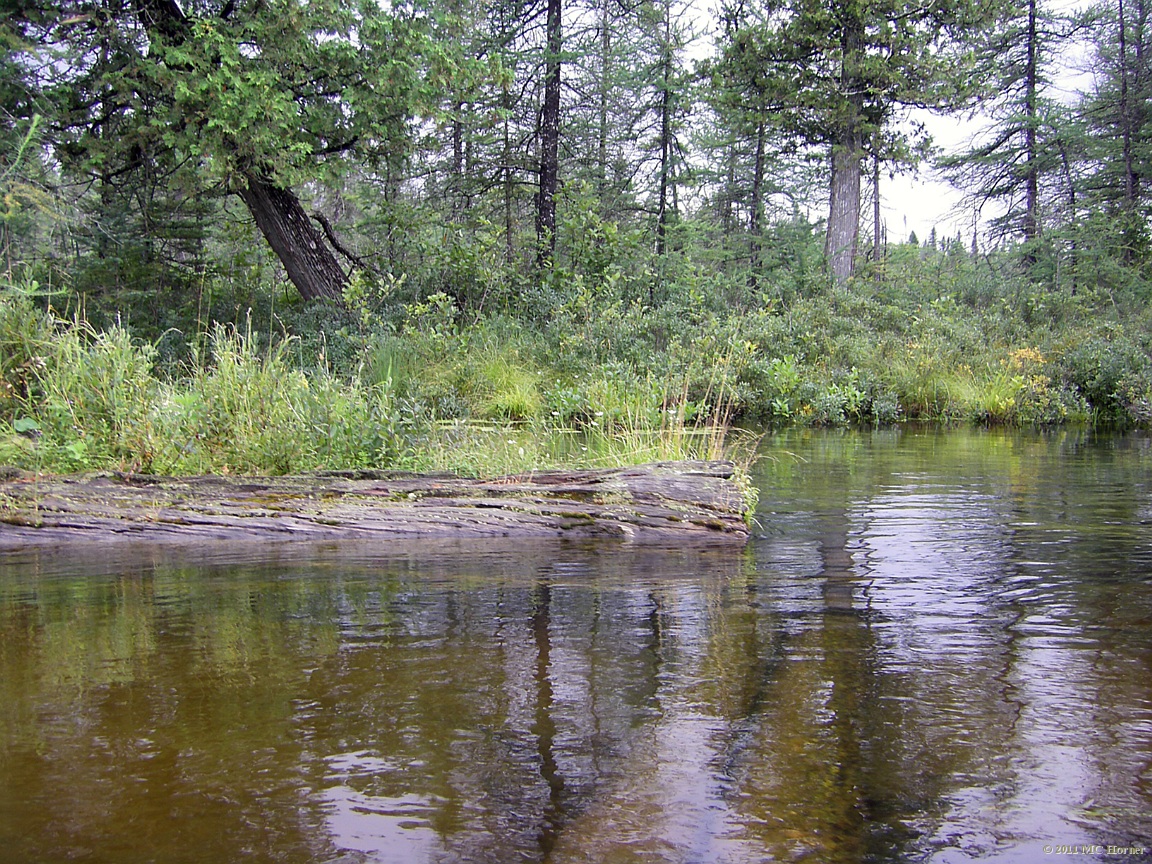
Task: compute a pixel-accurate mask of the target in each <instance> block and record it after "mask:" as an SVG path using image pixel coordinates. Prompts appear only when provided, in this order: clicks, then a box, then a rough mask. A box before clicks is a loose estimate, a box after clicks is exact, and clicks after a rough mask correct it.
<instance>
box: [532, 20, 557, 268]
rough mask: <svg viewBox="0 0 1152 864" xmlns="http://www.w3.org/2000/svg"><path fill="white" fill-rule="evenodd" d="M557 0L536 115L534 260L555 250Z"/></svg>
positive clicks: (544, 259)
mask: <svg viewBox="0 0 1152 864" xmlns="http://www.w3.org/2000/svg"><path fill="white" fill-rule="evenodd" d="M560 3H561V0H548V23H547V43H548V44H547V48H546V49H545V74H544V105H543V111H542V112H541V117H540V192H539V194H538V195H537V198H536V264H537V266H539V267H545V266H547V265H549V264H551V263H552V255H553V253H554V252H555V251H556V187H557V185H558V183H559V175H560V48H561V40H560Z"/></svg>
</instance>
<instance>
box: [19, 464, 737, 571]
mask: <svg viewBox="0 0 1152 864" xmlns="http://www.w3.org/2000/svg"><path fill="white" fill-rule="evenodd" d="M754 505H755V502H754V499H753V498H750V497H749V491H748V488H747V486H746V483H744V482H743V481H742V478H741V475H740V473H739V470H738V469H737V468H736V466H734V465H732V464H731V463H725V462H664V463H653V464H649V465H643V466H637V467H631V468H622V469H609V470H600V471H551V472H541V473H533V474H528V475H522V476H515V477H504V478H499V479H496V480H488V481H483V480H472V479H466V478H461V477H456V476H452V475H445V474H440V475H416V474H410V473H405V472H387V471H333V472H322V473H317V474H312V475H306V476H299V475H298V476H286V477H260V478H257V477H220V476H212V477H185V478H165V477H154V476H138V475H136V476H133V475H124V474H107V473H97V474H90V475H76V476H64V477H39V476H35V475H28V474H23V473H20V472H10V474H9V476H8V477H7V478H6V479H4V480H3V481H0V551H8V550H13V549H19V548H23V547H26V546H29V545H44V544H51V545H57V544H68V543H101V544H109V543H122V542H131V541H146V542H155V543H180V544H195V543H201V542H216V541H230V540H258V539H272V540H276V539H280V540H294V541H315V540H347V539H365V540H370V539H408V540H413V539H416V540H419V539H432V538H489V537H516V538H524V539H531V538H537V539H540V538H548V537H571V538H586V537H609V538H618V539H623V540H628V541H634V542H641V543H690V544H691V543H701V542H704V543H725V544H733V543H734V544H741V545H742V544H743V543H745V542H746V541H747V539H748V525H747V519H748V517H749V516H750V511H751V509H752V508H753V507H754Z"/></svg>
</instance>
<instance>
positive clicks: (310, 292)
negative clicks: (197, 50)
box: [135, 0, 348, 303]
mask: <svg viewBox="0 0 1152 864" xmlns="http://www.w3.org/2000/svg"><path fill="white" fill-rule="evenodd" d="M135 10H136V17H137V20H138V21H139V22H140V24H141V26H143V28H144V29H145V30H146V31H148V33H149V34H154V33H159V34H160V35H161V36H163V37H164V40H165V41H167V42H169V43H170V44H172V45H180V44H181V43H183V42H184V41H185V40H186V39H187V38H188V36H189V34H190V32H191V27H190V21H189V19H188V18H187V16H185V14H184V12H183V11H182V10H181V8H180V5H179V4H178V3H177V2H176V0H135ZM244 179H245V181H246V182H247V186H246V187H244V188H241V189H239V190H238V193H237V194H239V196H240V200H242V201H243V202H244V204H245V205H246V206H247V207H248V210H249V212H251V214H252V216H253V218H255V220H256V226H257V227H258V228H259V229H260V233H261V234H263V235H264V238H265V239H266V240H267V241H268V245H270V246H271V247H272V251H273V252H275V253H276V257H278V258H279V259H280V263H282V264H283V265H284V269H285V270H286V271H287V272H288V278H289V279H291V280H292V284H293V285H295V286H296V288H297V290H299V291H300V295H301V296H302V297H303V298H304V299H305V300H320V299H325V300H333V301H335V302H337V303H343V302H344V286H345V285H347V283H348V277H347V276H345V275H344V271H343V270H342V269H341V268H340V264H339V263H338V262H337V261H336V258H335V256H334V255H333V254H332V252H331V251H330V250H329V249H328V247H327V246H325V245H324V241H323V239H322V238H321V237H320V235H319V234H318V233H316V229H315V228H314V227H313V225H312V222H311V220H310V219H309V218H308V214H307V213H305V212H304V208H303V207H302V206H301V205H300V199H298V198H297V197H296V195H295V194H294V193H293V192H292V190H291V189H282V188H280V187H278V186H276V185H275V184H273V183H271V182H269V181H267V180H265V179H263V178H261V177H259V176H258V175H257V173H256V172H254V171H246V172H244Z"/></svg>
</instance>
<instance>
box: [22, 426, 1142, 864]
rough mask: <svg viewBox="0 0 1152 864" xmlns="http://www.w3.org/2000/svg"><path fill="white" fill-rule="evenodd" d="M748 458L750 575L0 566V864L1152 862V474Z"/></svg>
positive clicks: (61, 555)
mask: <svg viewBox="0 0 1152 864" xmlns="http://www.w3.org/2000/svg"><path fill="white" fill-rule="evenodd" d="M761 452H762V459H761V460H760V462H759V463H758V465H757V467H756V469H755V471H756V477H755V479H756V482H757V484H758V486H759V488H760V509H759V515H758V521H759V524H758V527H757V529H756V531H755V535H754V539H753V540H752V542H751V543H750V544H749V546H748V548H747V549H744V550H738V551H735V550H731V549H724V548H702V549H659V548H637V547H633V546H629V545H627V544H624V543H616V542H608V543H597V544H587V543H585V544H579V543H560V542H557V543H530V544H529V543H511V544H510V543H507V542H491V543H469V544H461V543H439V544H423V545H422V546H420V547H411V546H404V547H400V546H389V545H386V544H376V545H373V546H363V545H354V544H342V545H338V546H309V547H267V546H266V547H242V546H233V547H228V548H223V549H222V548H200V549H194V550H172V549H167V550H163V549H155V548H146V547H145V548H121V549H119V550H118V551H116V552H115V553H109V552H100V553H97V552H95V551H94V550H93V549H91V548H89V549H82V550H68V549H56V550H29V551H28V552H25V553H16V554H13V555H9V556H7V557H2V558H0V850H3V851H2V852H0V858H2V859H3V860H4V861H6V862H14V864H24V862H64V861H69V862H76V861H78V862H145V861H151V862H161V864H168V862H241V861H243V862H292V864H295V862H300V864H303V862H333V864H335V862H339V864H354V862H356V864H368V862H401V864H422V862H468V864H472V862H477V864H487V862H492V864H505V862H518V861H523V862H596V864H633V862H635V864H657V862H683V864H690V862H691V864H708V862H725V864H751V862H765V861H788V862H793V861H795V862H799V861H804V862H808V861H811V862H829V864H839V862H844V864H849V862H852V864H855V862H906V861H916V862H932V864H946V862H947V864H953V862H968V861H995V862H1021V864H1028V862H1041V861H1058V860H1061V859H1062V858H1065V857H1066V856H1067V857H1069V858H1071V859H1072V860H1076V861H1152V851H1150V848H1149V847H1152V440H1150V439H1149V437H1148V436H1147V435H1145V434H1136V433H1133V434H1126V435H1095V434H1093V433H1091V432H1088V431H1080V430H1061V431H1055V432H1051V433H1046V434H1041V433H1022V432H1001V431H981V430H949V431H941V430H933V429H917V428H901V429H892V430H879V431H875V432H845V431H820V430H797V431H791V432H787V433H781V434H779V435H774V436H769V437H767V438H766V439H765V440H764V442H763V446H762V450H761Z"/></svg>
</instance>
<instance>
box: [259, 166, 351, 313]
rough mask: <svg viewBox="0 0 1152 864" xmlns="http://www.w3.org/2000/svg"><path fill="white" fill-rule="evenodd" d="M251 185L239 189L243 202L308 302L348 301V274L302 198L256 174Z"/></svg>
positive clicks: (293, 282) (289, 276)
mask: <svg viewBox="0 0 1152 864" xmlns="http://www.w3.org/2000/svg"><path fill="white" fill-rule="evenodd" d="M245 179H246V180H247V183H248V185H247V186H246V187H242V188H240V189H239V190H238V192H237V194H239V196H240V199H241V200H242V201H243V202H244V204H245V205H246V206H247V207H248V210H249V212H251V214H252V217H253V218H254V219H255V220H256V227H257V228H259V229H260V233H261V234H263V235H264V239H265V240H267V241H268V245H269V246H271V247H272V251H273V252H275V253H276V257H277V258H279V259H280V261H281V263H282V264H283V265H284V269H285V270H286V271H287V272H288V278H289V279H291V280H292V284H293V285H295V286H296V289H297V290H298V291H299V292H300V296H301V297H303V298H304V299H305V300H331V301H334V302H336V303H341V304H342V303H343V302H344V288H345V286H346V285H347V284H348V277H347V276H345V275H344V271H343V269H341V267H340V264H339V262H337V260H336V257H335V256H334V255H333V254H332V252H331V251H330V250H329V249H328V247H327V246H325V245H324V240H323V238H322V237H321V236H320V234H319V233H318V232H317V231H316V228H315V226H313V224H312V220H311V219H309V218H308V214H307V213H305V212H304V208H303V206H301V204H300V199H299V198H297V197H296V195H295V194H294V193H293V192H292V190H291V189H282V188H280V187H279V186H276V185H275V184H273V183H270V182H268V181H266V180H263V179H261V178H259V177H257V176H256V175H254V174H247V175H245Z"/></svg>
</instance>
